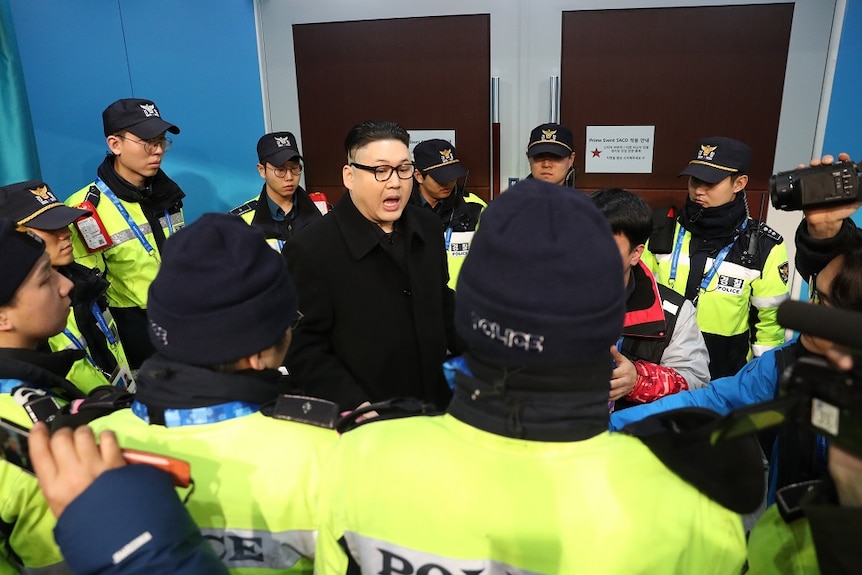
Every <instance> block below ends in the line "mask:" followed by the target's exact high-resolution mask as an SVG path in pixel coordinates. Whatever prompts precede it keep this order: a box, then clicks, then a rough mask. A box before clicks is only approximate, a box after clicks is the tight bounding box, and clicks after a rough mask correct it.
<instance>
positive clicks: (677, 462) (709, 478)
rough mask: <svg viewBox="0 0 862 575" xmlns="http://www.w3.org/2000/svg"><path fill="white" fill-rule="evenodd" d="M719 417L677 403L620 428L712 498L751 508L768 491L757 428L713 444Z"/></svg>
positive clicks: (737, 508) (744, 509)
mask: <svg viewBox="0 0 862 575" xmlns="http://www.w3.org/2000/svg"><path fill="white" fill-rule="evenodd" d="M721 419H722V418H721V416H720V415H719V414H717V413H715V412H714V411H710V410H708V409H702V408H685V409H676V410H672V411H667V412H664V413H658V414H656V415H653V416H651V417H648V418H646V419H643V420H641V421H638V422H635V423H632V424H630V425H627V426H626V427H625V428H623V429H622V433H627V434H629V435H633V436H635V437H637V438H638V439H640V440H641V441H642V442H643V443H644V444H645V445H646V446H647V447H649V449H650V451H652V452H653V454H655V456H656V457H658V458H659V459H660V460H661V461H662V463H664V464H665V465H666V466H667V467H668V468H669V469H670V470H671V471H673V472H674V473H676V474H677V475H678V476H679V477H681V478H682V479H683V480H685V481H686V482H687V483H689V484H690V485H692V486H694V487H695V488H697V489H698V490H699V491H701V492H702V493H703V494H704V495H706V496H707V497H709V498H710V499H712V500H713V501H715V502H717V503H719V504H721V505H723V506H724V507H727V508H728V509H730V510H732V511H735V512H737V513H741V514H742V513H752V512H754V511H755V510H757V508H758V507H759V506H760V504H761V502H762V501H763V497H764V495H765V493H766V475H765V473H764V468H763V459H762V455H761V452H760V445H759V444H758V442H757V436H756V435H754V434H747V435H739V436H736V437H733V438H729V439H722V440H721V441H718V442H717V443H715V444H713V442H712V441H711V437H712V432H713V431H714V430H715V429H716V428H717V426H718V423H719V422H720V421H721Z"/></svg>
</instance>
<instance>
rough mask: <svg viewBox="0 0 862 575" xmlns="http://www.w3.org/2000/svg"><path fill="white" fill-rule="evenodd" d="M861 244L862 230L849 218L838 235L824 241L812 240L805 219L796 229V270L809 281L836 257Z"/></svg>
mask: <svg viewBox="0 0 862 575" xmlns="http://www.w3.org/2000/svg"><path fill="white" fill-rule="evenodd" d="M860 243H862V230H860V229H859V228H857V227H856V224H855V223H853V220H851V219H849V218H848V219H846V220H844V224H843V225H842V226H841V230H840V231H839V232H838V235H836V236H835V237H832V238H828V239H824V240H819V239H815V238H812V237H811V236H810V235H809V233H808V222H806V221H805V220H804V219H803V220H802V221H801V222H800V223H799V227H798V228H797V229H796V269H797V270H798V271H799V273H800V274H802V277H803V278H805V280H806V281H808V280H810V278H811V276H813V275H814V274H816V273H819V272H820V270H822V269H823V268H824V267H826V264H828V263H829V262H830V261H832V260H833V259H835V257H836V256H838V255H840V254H841V253H843V252H844V251H845V250H847V249H849V248H852V247H853V246H854V245H858V244H860Z"/></svg>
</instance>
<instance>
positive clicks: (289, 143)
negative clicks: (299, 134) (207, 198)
mask: <svg viewBox="0 0 862 575" xmlns="http://www.w3.org/2000/svg"><path fill="white" fill-rule="evenodd" d="M257 159H258V164H257V171H258V173H259V174H260V177H261V178H263V180H264V184H263V190H261V192H260V196H259V197H258V198H256V199H253V200H250V201H248V202H246V203H244V204H243V205H241V206H239V207H237V208H234V209H232V210H231V211H230V213H232V214H233V215H235V216H240V217H241V218H242V219H243V221H245V222H246V223H247V224H250V225H252V226H257V227H259V228H260V229H262V230H263V233H264V234H265V235H266V242H267V243H268V244H269V246H270V247H271V248H273V249H274V250H276V251H277V252H279V253H281V250H282V248H283V247H284V242H285V241H287V240H288V239H289V238H290V237H292V236H293V234H295V233H296V232H298V231H299V230H301V229H302V228H304V227H305V226H307V225H309V224H312V223H314V222H316V221H317V220H319V219H320V218H321V212H320V210H319V209H318V208H317V206H316V205H314V202H312V201H311V199H310V198H309V197H308V194H307V193H306V191H305V190H304V189H303V188H302V186H300V185H299V178H300V177H302V156H301V155H300V154H299V148H298V147H297V145H296V137H295V136H294V135H293V134H291V133H290V132H272V133H269V134H264V135H263V136H261V138H260V140H258V141H257Z"/></svg>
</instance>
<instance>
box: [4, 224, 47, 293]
mask: <svg viewBox="0 0 862 575" xmlns="http://www.w3.org/2000/svg"><path fill="white" fill-rule="evenodd" d="M44 253H45V243H44V242H43V241H42V239H41V238H39V237H37V236H35V235H33V234H31V233H30V232H27V231H23V230H20V229H19V228H18V224H16V223H15V222H14V221H13V220H10V219H7V218H0V270H3V271H2V272H0V306H3V305H6V304H8V303H9V302H10V301H12V298H13V297H15V292H17V291H18V288H19V287H21V284H22V283H24V280H25V279H27V276H28V275H30V272H31V271H32V270H33V266H35V265H36V262H37V261H39V258H40V257H42V254H44Z"/></svg>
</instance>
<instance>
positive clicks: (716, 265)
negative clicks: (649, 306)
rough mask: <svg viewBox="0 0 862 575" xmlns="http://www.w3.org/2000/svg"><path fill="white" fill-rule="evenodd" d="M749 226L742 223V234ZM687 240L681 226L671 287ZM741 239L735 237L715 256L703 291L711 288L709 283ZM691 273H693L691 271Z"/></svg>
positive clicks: (672, 270) (702, 288) (704, 281)
mask: <svg viewBox="0 0 862 575" xmlns="http://www.w3.org/2000/svg"><path fill="white" fill-rule="evenodd" d="M747 226H748V220H747V219H746V220H745V221H744V222H742V228H740V230H739V232H740V234H741V233H742V232H743V231H744V230H745V228H746V227H747ZM684 239H685V228H684V227H682V226H680V227H679V233H678V234H677V235H676V245H675V246H674V248H673V256H672V258H671V261H670V277H669V278H668V284H669V285H670V287H673V284H674V281H676V269H677V266H678V264H679V254H680V252H681V251H682V242H683V240H684ZM737 239H739V234H736V235H735V236H733V241H731V242H730V243H729V244H727V245H726V246H724V247H723V248H721V251H720V252H718V255H717V256H715V260H713V262H712V268H710V270H709V271H708V272H707V273H706V275H704V276H703V281H701V282H700V289H701V291H706V288H707V287H708V286H709V282H711V281H712V278H714V277H715V274H716V272H717V271H718V268H719V266H720V265H721V264H722V262H723V261H724V258H726V257H727V254H729V253H730V250H732V249H733V246H734V244H735V243H736V240H737ZM689 273H691V271H690V270H689Z"/></svg>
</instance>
